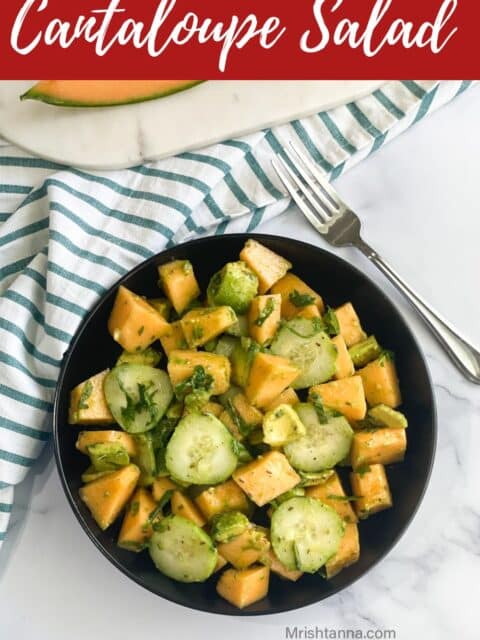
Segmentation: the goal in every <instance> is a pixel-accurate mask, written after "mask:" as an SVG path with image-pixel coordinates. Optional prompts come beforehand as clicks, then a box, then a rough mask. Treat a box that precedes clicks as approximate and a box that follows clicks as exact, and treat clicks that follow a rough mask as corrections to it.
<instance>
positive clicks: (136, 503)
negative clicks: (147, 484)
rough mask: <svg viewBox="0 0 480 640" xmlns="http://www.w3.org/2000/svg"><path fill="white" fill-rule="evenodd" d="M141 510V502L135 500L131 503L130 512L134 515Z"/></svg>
mask: <svg viewBox="0 0 480 640" xmlns="http://www.w3.org/2000/svg"><path fill="white" fill-rule="evenodd" d="M139 510H140V503H139V501H138V500H134V501H133V502H131V503H130V513H131V514H132V516H136V515H137V513H138V512H139Z"/></svg>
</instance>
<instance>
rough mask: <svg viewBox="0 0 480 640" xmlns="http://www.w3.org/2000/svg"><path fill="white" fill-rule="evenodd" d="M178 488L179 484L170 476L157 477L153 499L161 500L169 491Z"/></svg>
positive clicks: (154, 482)
mask: <svg viewBox="0 0 480 640" xmlns="http://www.w3.org/2000/svg"><path fill="white" fill-rule="evenodd" d="M176 489H178V486H177V485H176V484H175V482H173V481H172V480H170V478H167V477H166V476H163V477H160V478H155V480H154V481H153V485H152V494H153V499H154V500H155V501H156V502H160V500H161V499H162V498H163V496H164V495H165V494H166V493H167V491H175V490H176Z"/></svg>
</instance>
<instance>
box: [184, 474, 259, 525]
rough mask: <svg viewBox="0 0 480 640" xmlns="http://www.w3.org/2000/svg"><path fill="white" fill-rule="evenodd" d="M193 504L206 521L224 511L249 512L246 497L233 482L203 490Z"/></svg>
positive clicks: (228, 481)
mask: <svg viewBox="0 0 480 640" xmlns="http://www.w3.org/2000/svg"><path fill="white" fill-rule="evenodd" d="M195 503H196V505H197V506H198V507H199V508H200V510H201V512H202V513H203V515H204V516H205V518H207V520H211V519H212V518H213V516H216V515H217V514H219V513H224V512H225V511H240V512H241V513H245V514H248V512H249V504H248V500H247V496H246V495H245V494H244V492H243V491H242V490H241V489H240V488H239V487H238V485H237V484H235V482H234V481H233V480H227V482H223V483H222V484H217V485H215V486H214V487H209V488H208V489H205V490H204V491H202V493H200V494H199V495H198V496H197V497H196V498H195Z"/></svg>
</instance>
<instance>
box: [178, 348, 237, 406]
mask: <svg viewBox="0 0 480 640" xmlns="http://www.w3.org/2000/svg"><path fill="white" fill-rule="evenodd" d="M196 367H203V368H204V370H205V372H206V373H208V374H209V375H211V376H212V378H213V386H212V388H211V392H212V395H215V396H216V395H220V394H221V393H225V391H227V389H228V388H229V386H230V372H231V367H230V361H229V360H228V358H226V357H225V356H219V355H217V354H216V353H208V352H205V351H189V350H180V349H179V350H175V351H171V352H170V355H169V359H168V366H167V369H168V374H169V376H170V379H171V381H172V384H173V386H175V385H177V384H179V383H180V382H183V381H184V380H186V379H187V378H190V377H191V376H192V375H193V373H194V371H195V368H196Z"/></svg>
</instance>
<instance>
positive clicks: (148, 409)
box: [104, 364, 173, 433]
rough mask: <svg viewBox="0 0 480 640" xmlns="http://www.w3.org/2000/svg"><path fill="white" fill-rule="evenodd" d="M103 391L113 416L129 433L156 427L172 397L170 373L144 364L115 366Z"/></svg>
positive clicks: (141, 431)
mask: <svg viewBox="0 0 480 640" xmlns="http://www.w3.org/2000/svg"><path fill="white" fill-rule="evenodd" d="M104 392H105V399H106V401H107V404H108V407H109V409H110V411H111V412H112V415H113V417H114V418H115V420H116V421H117V422H118V424H119V425H120V426H121V427H122V429H124V431H128V433H143V432H145V431H149V430H150V429H153V428H154V427H155V426H156V425H157V424H158V423H159V421H160V420H161V418H162V416H163V414H164V413H165V411H166V410H167V407H168V405H169V404H170V402H171V400H172V398H173V389H172V384H171V382H170V378H169V377H168V374H167V373H166V372H165V371H160V369H154V368H153V367H149V366H147V365H141V364H122V365H120V366H118V367H115V368H114V369H112V370H111V371H110V372H109V374H108V375H107V377H106V378H105V383H104Z"/></svg>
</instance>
